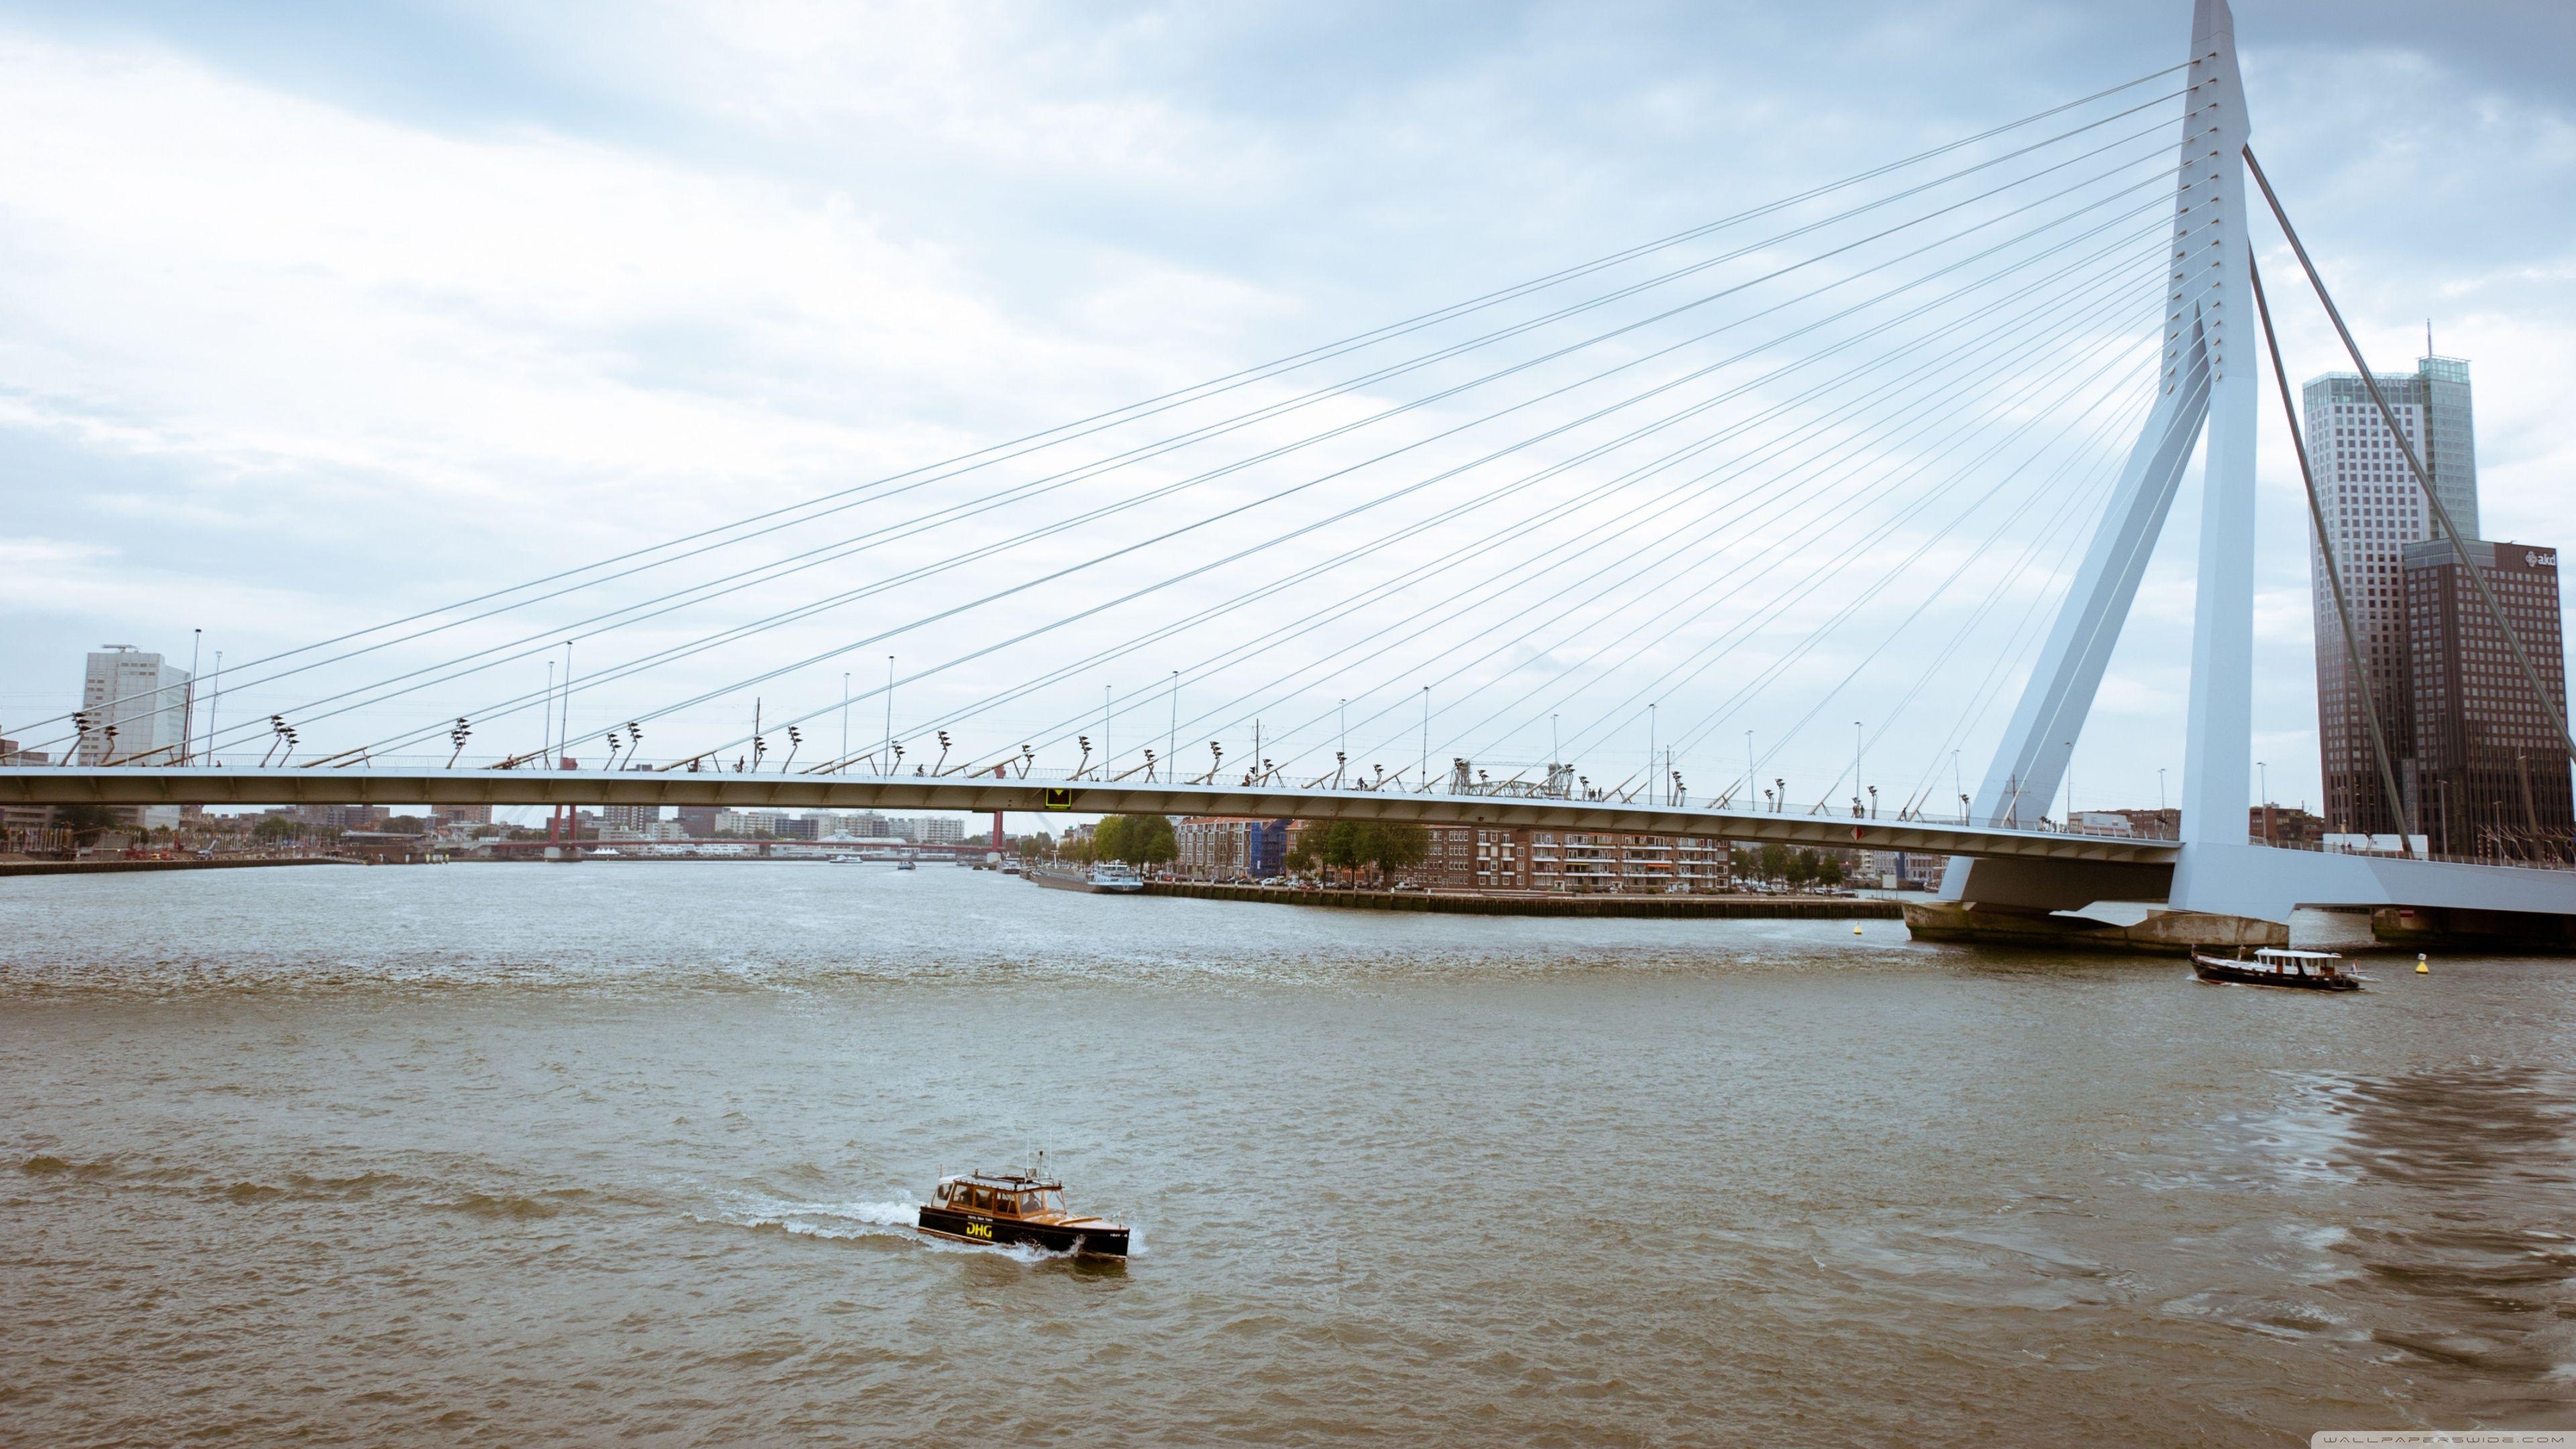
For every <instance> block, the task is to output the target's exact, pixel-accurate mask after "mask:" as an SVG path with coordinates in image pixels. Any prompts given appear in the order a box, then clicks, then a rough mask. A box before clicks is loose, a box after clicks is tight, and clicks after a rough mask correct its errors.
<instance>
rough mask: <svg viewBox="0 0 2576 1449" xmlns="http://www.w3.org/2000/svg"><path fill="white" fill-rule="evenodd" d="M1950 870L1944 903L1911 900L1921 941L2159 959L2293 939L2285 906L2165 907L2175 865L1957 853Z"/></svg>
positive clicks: (1912, 926)
mask: <svg viewBox="0 0 2576 1449" xmlns="http://www.w3.org/2000/svg"><path fill="white" fill-rule="evenodd" d="M1950 869H1951V870H1953V871H1955V872H1959V873H1960V875H1961V876H1962V877H1963V878H1962V879H1961V880H1959V881H1957V882H1956V883H1953V882H1950V881H1946V880H1945V881H1944V882H1943V888H1942V895H1943V896H1944V897H1945V899H1942V900H1934V901H1908V902H1906V903H1905V928H1906V930H1907V931H1908V932H1910V933H1912V935H1913V936H1914V938H1915V939H1916V940H1919V941H1964V942H1973V943H1976V944H1979V945H1988V946H2025V947H2031V948H2035V949H2042V950H2069V951H2108V952H2118V953H2126V954H2132V955H2163V956H2170V955H2179V954H2181V953H2182V952H2184V951H2188V950H2190V949H2191V948H2192V947H2194V946H2203V947H2210V948H2215V949H2233V948H2235V947H2238V946H2248V947H2252V946H2286V945H2288V944H2289V941H2290V927H2289V917H2288V913H2287V912H2283V913H2282V918H2281V919H2280V920H2277V921H2276V920H2268V919H2264V918H2263V917H2260V916H2248V915H2236V914H2232V913H2228V912H2221V911H2195V910H2187V909H2177V908H2175V907H2174V906H2172V905H2170V904H2168V903H2169V902H2170V901H2171V899H2172V895H2173V880H2174V870H2175V868H2174V867H2173V866H2171V865H2164V864H2133V863H2124V862H2112V861H2047V860H1967V859H1955V860H1953V861H1951V862H1950ZM2122 907H2125V909H2122ZM2141 913H2143V916H2144V919H2137V917H2139V916H2140V915H2141Z"/></svg>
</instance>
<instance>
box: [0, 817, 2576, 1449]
mask: <svg viewBox="0 0 2576 1449" xmlns="http://www.w3.org/2000/svg"><path fill="white" fill-rule="evenodd" d="M2434 965H2435V970H2434V972H2433V974H2431V975H2429V976H2417V975H2414V974H2413V973H2412V971H2411V969H2409V968H2410V967H2411V961H2409V960H2400V959H2398V958H2393V957H2383V958H2379V959H2378V960H2377V961H2376V962H2374V963H2371V964H2369V965H2367V966H2366V967H2365V969H2369V970H2372V971H2374V972H2375V974H2376V975H2377V977H2378V980H2377V983H2376V986H2375V989H2374V990H2372V991H2370V992H2368V993H2366V994H2363V995H2359V996H2356V997H2346V998H2340V999H2335V998H2318V997H2311V996H2308V995H2306V994H2303V993H2291V992H2277V991H2264V990H2257V989H2251V988H2243V987H2212V986H2202V985H2197V984H2195V983H2193V982H2192V981H2190V980H2189V978H2188V973H2187V971H2186V969H2185V968H2184V967H2183V966H2182V965H2181V964H2180V963H2178V962H2173V961H2164V960H2149V961H2095V960H2085V961H2065V960H2057V959H2051V958H2048V957H2044V956H2037V955H2028V954H2004V953H1987V952H1979V951H1974V950H1969V949H1963V948H1953V947H1940V946H1923V945H1914V944H1911V943H1909V942H1908V941H1907V940H1906V938H1905V935H1904V932H1903V930H1902V927H1901V926H1900V925H1898V924H1897V923H1895V922H1886V921H1871V922H1868V923H1866V924H1865V925H1864V927H1863V930H1862V933H1861V934H1860V935H1858V936H1854V935H1853V934H1852V929H1851V927H1850V925H1849V924H1847V923H1839V924H1838V923H1828V922H1763V921H1707V922H1622V921H1573V920H1510V919H1496V918H1485V917H1448V916H1415V915H1390V914H1377V913H1365V912H1332V911H1322V910H1313V909H1306V908H1298V907H1285V906H1272V905H1250V904H1233V903H1223V902H1211V901H1186V900H1148V899H1125V898H1109V897H1097V896H1086V895H1078V894H1073V893H1068V892H1059V891H1048V890H1041V889H1038V888H1036V887H1034V886H1030V885H1027V884H1024V883H1022V882H1019V881H1017V880H1013V879H1010V878H1006V877H1001V876H996V875H990V874H984V873H979V872H971V871H965V870H960V869H956V868H954V867H948V866H935V865H934V866H925V867H923V868H922V869H921V870H919V871H915V872H909V873H898V872H895V871H893V870H892V869H890V868H887V867H884V866H827V865H803V864H783V863H782V864H749V863H743V864H730V863H708V864H614V865H612V864H590V865H583V866H580V867H562V866H534V865H517V866H450V867H443V868H438V867H422V868H412V869H401V868H386V869H377V870H359V869H353V868H335V869H319V868H312V869H294V870H260V871H240V872H189V873H174V874H166V875H133V876H119V877H110V878H83V879H73V878H59V877H57V878H41V879H23V880H11V881H0V1134H5V1140H0V1217H5V1221H6V1223H7V1229H6V1232H5V1235H0V1442H6V1443H12V1444H18V1443H24V1444H31V1445H32V1444H43V1445H107V1444H155V1445H157V1444H178V1443H205V1442H227V1443H235V1444H263V1445H264V1444H278V1443H288V1442H294V1443H304V1444H353V1445H378V1444H386V1445H407V1444H440V1445H447V1444H560V1443H573V1444H589V1443H597V1444H607V1443H612V1442H614V1443H639V1444H673V1445H679V1444H692V1445H694V1444H761V1445H770V1444H845V1443H846V1444H857V1443H889V1444H966V1443H978V1442H982V1443H1023V1442H1030V1443H1050V1444H1070V1445H1088V1444H1104V1445H1106V1444H1218V1443H1224V1444H1341V1443H1349V1442H1370V1443H1384V1444H1444V1445H1445V1444H1481V1443H1492V1444H1539V1445H1596V1444H1598V1445H1622V1444H1640V1445H1643V1444H1657V1445H1661V1444H1680V1445H1702V1444H1705V1445H1745V1444H1771V1443H1777V1444H1783V1445H1813V1444H1859V1445H1891V1446H1893V1445H1980V1446H1992V1445H2025V1444H2027V1445H2059V1444H2077V1443H2080V1444H2087V1445H2096V1444H2100V1445H2110V1444H2140V1445H2149V1444H2152V1445H2198V1444H2228V1445H2234V1444H2291V1443H2303V1442H2305V1440H2306V1436H2307V1435H2308V1434H2309V1433H2310V1432H2312V1431H2314V1430H2317V1429H2323V1428H2398V1427H2416V1426H2432V1427H2467V1426H2473V1425H2489V1426H2520V1427H2563V1426H2569V1425H2576V1191H2571V1188H2576V1152H2571V1149H2572V1148H2576V1050H2571V1049H2572V1048H2576V963H2569V962H2557V961H2546V960H2504V959H2498V960H2473V959H2456V960H2455V959H2439V960H2437V961H2436V962H2435V963H2434ZM1034 1148H1043V1149H1045V1151H1046V1153H1047V1162H1048V1165H1049V1166H1050V1167H1052V1168H1053V1169H1055V1170H1056V1171H1057V1172H1059V1173H1060V1174H1061V1175H1062V1176H1063V1177H1064V1178H1065V1179H1066V1181H1067V1183H1068V1185H1069V1187H1070V1190H1071V1196H1072V1198H1073V1200H1074V1203H1075V1205H1076V1206H1077V1207H1080V1208H1084V1209H1088V1210H1091V1211H1095V1212H1099V1213H1102V1214H1104V1215H1107V1216H1112V1217H1116V1218H1119V1219H1121V1220H1124V1221H1126V1222H1128V1223H1130V1224H1132V1225H1133V1226H1134V1227H1135V1229H1136V1233H1137V1242H1138V1245H1139V1247H1140V1248H1141V1250H1142V1251H1141V1252H1140V1253H1139V1255H1138V1256H1137V1257H1135V1258H1134V1259H1133V1261H1131V1262H1130V1263H1128V1264H1126V1265H1125V1266H1123V1267H1120V1266H1103V1265H1094V1264H1092V1263H1089V1262H1085V1261H1074V1260H1065V1259H1054V1258H1047V1257H1043V1256H1039V1255H1036V1254H1033V1253H1013V1252H1008V1251H1003V1250H996V1249H990V1248H973V1247H965V1246H958V1245H948V1244H942V1243H935V1242H930V1241H925V1240H923V1239H921V1238H919V1237H918V1236H916V1235H915V1234H913V1233H912V1232H911V1231H910V1230H909V1228H908V1227H907V1226H906V1225H907V1224H908V1223H909V1221H910V1218H911V1207H912V1205H913V1204H914V1203H916V1202H918V1201H919V1200H920V1198H921V1197H922V1196H923V1195H924V1194H926V1193H927V1192H928V1190H929V1189H930V1187H931V1185H932V1184H933V1182H934V1181H936V1179H937V1177H938V1175H939V1174H940V1172H941V1171H942V1170H943V1169H944V1170H949V1171H955V1170H960V1169H966V1168H975V1167H999V1166H1002V1165H1004V1164H1006V1163H1012V1162H1017V1161H1021V1160H1024V1159H1025V1158H1026V1157H1027V1156H1028V1153H1029V1152H1030V1151H1031V1150H1032V1149H1034Z"/></svg>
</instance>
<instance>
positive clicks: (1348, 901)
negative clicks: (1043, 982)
mask: <svg viewBox="0 0 2576 1449" xmlns="http://www.w3.org/2000/svg"><path fill="white" fill-rule="evenodd" d="M1144 893H1145V894H1147V895H1153V896H1187V897H1190V898H1192V899H1196V900H1207V901H1263V902H1268V903H1271V904H1274V905H1291V906H1335V907H1339V908H1341V909H1344V910H1361V911H1429V912H1433V913H1435V914H1446V915H1460V916H1588V917H1600V916H1633V917H1640V918H1644V919H1650V920H1706V919H1716V920H1751V919H1763V920H1802V921H1856V920H1895V919H1897V918H1899V917H1901V916H1902V915H1903V914H1904V909H1903V908H1902V907H1901V906H1899V905H1898V904H1897V903H1896V902H1894V901H1890V900H1880V899H1875V898H1870V897H1861V896H1759V895H1728V896H1715V895H1662V896H1648V895H1623V894H1606V893H1605V894H1601V895H1569V894H1564V893H1558V892H1550V893H1545V894H1540V893H1527V894H1509V893H1502V892H1493V891H1479V892H1476V893H1474V894H1472V895H1469V894H1460V893H1452V892H1447V891H1375V890H1341V889H1332V888H1323V889H1315V890H1303V889H1299V888H1296V887H1293V886H1254V885H1203V884H1197V883H1194V882H1190V881H1148V882H1146V884H1145V892H1144Z"/></svg>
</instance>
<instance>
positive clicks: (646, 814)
mask: <svg viewBox="0 0 2576 1449" xmlns="http://www.w3.org/2000/svg"><path fill="white" fill-rule="evenodd" d="M661 818H662V807H661V806H659V805H602V806H600V807H599V823H600V824H602V825H614V826H617V827H619V828H621V829H625V830H643V829H646V828H648V827H650V826H651V825H652V824H653V822H655V821H657V820H659V819H661Z"/></svg>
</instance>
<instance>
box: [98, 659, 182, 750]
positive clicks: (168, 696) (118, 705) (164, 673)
mask: <svg viewBox="0 0 2576 1449" xmlns="http://www.w3.org/2000/svg"><path fill="white" fill-rule="evenodd" d="M189 682H190V681H189V675H188V671H186V670H184V669H173V668H171V667H170V666H169V665H167V664H164V663H162V662H161V656H160V655H158V654H146V653H144V652H143V651H141V650H139V649H137V648H135V647H134V646H133V645H131V644H110V645H108V646H107V647H106V648H105V649H104V650H101V651H100V652H98V653H96V654H92V655H91V656H89V669H88V671H87V672H86V673H85V674H84V675H83V676H82V678H81V713H82V715H83V716H84V717H85V722H86V726H87V727H86V729H85V730H84V732H83V733H82V735H81V741H80V762H81V763H82V764H84V765H104V764H109V763H115V764H119V765H176V764H178V763H180V762H181V760H182V759H183V757H184V756H185V755H186V753H187V749H188V704H189V700H188V685H189ZM110 729H113V730H115V732H116V733H115V736H114V738H112V739H111V738H110V737H109V735H108V731H109V730H110ZM111 752H113V755H114V758H113V760H112V761H111V759H110V754H111Z"/></svg>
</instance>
